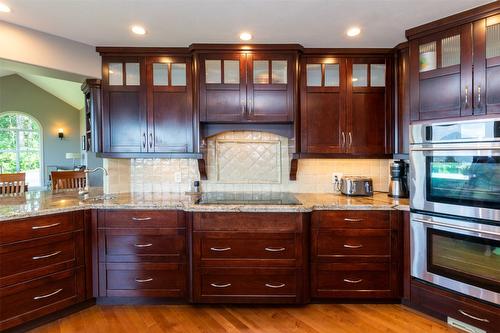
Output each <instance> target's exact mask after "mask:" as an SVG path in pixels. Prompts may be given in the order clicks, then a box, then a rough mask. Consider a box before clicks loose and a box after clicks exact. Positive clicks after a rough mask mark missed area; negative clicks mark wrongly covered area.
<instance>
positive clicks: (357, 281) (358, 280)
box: [344, 279, 363, 283]
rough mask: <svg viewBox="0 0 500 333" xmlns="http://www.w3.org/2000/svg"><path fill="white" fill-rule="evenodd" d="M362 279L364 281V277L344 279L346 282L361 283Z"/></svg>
mask: <svg viewBox="0 0 500 333" xmlns="http://www.w3.org/2000/svg"><path fill="white" fill-rule="evenodd" d="M362 281H363V279H357V280H351V279H344V282H347V283H360V282H362Z"/></svg>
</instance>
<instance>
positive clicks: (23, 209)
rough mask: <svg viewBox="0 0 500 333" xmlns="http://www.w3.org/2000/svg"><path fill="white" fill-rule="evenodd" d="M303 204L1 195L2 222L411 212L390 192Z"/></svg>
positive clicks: (313, 197)
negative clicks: (115, 212) (168, 213)
mask: <svg viewBox="0 0 500 333" xmlns="http://www.w3.org/2000/svg"><path fill="white" fill-rule="evenodd" d="M294 195H295V197H296V198H297V199H298V200H299V201H300V203H301V204H300V205H243V204H234V205H222V204H208V205H200V204H197V203H196V199H197V196H195V195H190V194H188V193H186V194H184V193H118V194H104V193H103V191H102V189H101V188H92V189H90V192H89V194H88V195H85V196H84V197H81V196H79V195H78V192H77V191H75V190H63V191H57V192H52V191H40V192H26V193H24V194H19V195H3V196H2V195H0V221H6V220H12V219H17V218H24V217H31V216H37V215H47V214H54V213H61V212H68V211H74V210H81V209H90V208H94V209H105V208H114V209H182V210H185V211H196V212H210V211H215V212H310V211H313V210H342V209H344V210H393V209H396V210H409V206H408V199H400V200H397V199H393V198H390V197H388V196H387V193H375V194H374V195H373V197H347V196H344V195H340V194H319V193H295V194H294Z"/></svg>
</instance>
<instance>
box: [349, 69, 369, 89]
mask: <svg viewBox="0 0 500 333" xmlns="http://www.w3.org/2000/svg"><path fill="white" fill-rule="evenodd" d="M352 86H353V87H367V86H368V64H353V65H352Z"/></svg>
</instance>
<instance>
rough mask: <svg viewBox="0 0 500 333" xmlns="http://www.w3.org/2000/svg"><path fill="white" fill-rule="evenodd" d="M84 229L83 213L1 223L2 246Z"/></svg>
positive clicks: (0, 242) (0, 241)
mask: <svg viewBox="0 0 500 333" xmlns="http://www.w3.org/2000/svg"><path fill="white" fill-rule="evenodd" d="M82 228H83V211H77V212H70V213H61V214H53V215H45V216H38V217H30V218H27V219H21V220H13V221H5V222H2V223H0V244H8V243H12V242H16V241H22V240H28V239H33V238H39V237H44V236H49V235H55V234H58V233H62V232H69V231H74V230H80V229H82Z"/></svg>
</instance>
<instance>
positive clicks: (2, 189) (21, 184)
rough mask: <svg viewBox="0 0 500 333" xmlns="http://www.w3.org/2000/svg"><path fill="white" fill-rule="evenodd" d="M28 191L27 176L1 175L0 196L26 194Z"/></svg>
mask: <svg viewBox="0 0 500 333" xmlns="http://www.w3.org/2000/svg"><path fill="white" fill-rule="evenodd" d="M25 189H26V174H25V173H24V172H20V173H2V174H0V194H12V193H24V191H25Z"/></svg>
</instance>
